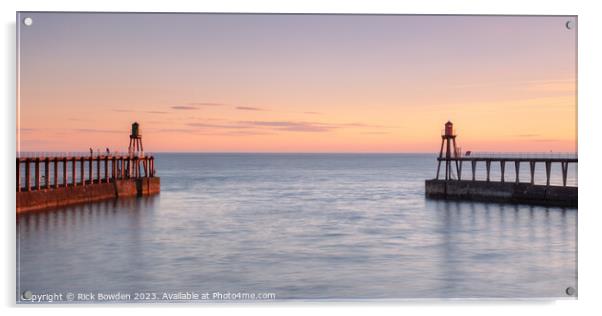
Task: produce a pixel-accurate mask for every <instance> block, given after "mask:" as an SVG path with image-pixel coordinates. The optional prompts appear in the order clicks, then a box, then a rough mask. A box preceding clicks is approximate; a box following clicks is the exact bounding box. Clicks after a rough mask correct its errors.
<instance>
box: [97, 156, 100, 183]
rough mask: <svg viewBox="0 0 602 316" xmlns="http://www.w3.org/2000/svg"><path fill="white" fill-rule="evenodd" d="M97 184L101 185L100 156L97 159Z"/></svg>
mask: <svg viewBox="0 0 602 316" xmlns="http://www.w3.org/2000/svg"><path fill="white" fill-rule="evenodd" d="M96 183H100V156H97V157H96Z"/></svg>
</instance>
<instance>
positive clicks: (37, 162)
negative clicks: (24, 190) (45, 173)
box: [34, 157, 40, 191]
mask: <svg viewBox="0 0 602 316" xmlns="http://www.w3.org/2000/svg"><path fill="white" fill-rule="evenodd" d="M34 163H35V172H36V190H38V191H39V190H40V157H36V160H35V162H34Z"/></svg>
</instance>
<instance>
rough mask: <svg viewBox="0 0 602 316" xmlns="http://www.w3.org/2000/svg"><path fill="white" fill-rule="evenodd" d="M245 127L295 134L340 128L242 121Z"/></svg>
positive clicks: (300, 123) (280, 122)
mask: <svg viewBox="0 0 602 316" xmlns="http://www.w3.org/2000/svg"><path fill="white" fill-rule="evenodd" d="M239 123H241V124H245V125H252V126H260V127H271V128H273V129H276V130H281V131H293V132H328V131H330V130H332V129H335V128H338V127H337V126H335V125H330V124H324V123H318V122H296V121H241V122H239Z"/></svg>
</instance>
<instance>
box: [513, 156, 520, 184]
mask: <svg viewBox="0 0 602 316" xmlns="http://www.w3.org/2000/svg"><path fill="white" fill-rule="evenodd" d="M519 169H520V161H519V160H515V161H514V170H515V172H516V183H518V182H519V176H518V173H519Z"/></svg>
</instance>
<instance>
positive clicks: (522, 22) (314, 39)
mask: <svg viewBox="0 0 602 316" xmlns="http://www.w3.org/2000/svg"><path fill="white" fill-rule="evenodd" d="M25 17H30V18H32V20H33V24H32V25H31V26H25V25H24V24H23V23H20V22H19V23H17V24H18V39H17V40H18V84H17V89H18V107H19V108H18V117H17V120H18V122H17V127H18V131H17V149H18V150H20V151H22V152H49V151H70V152H86V151H88V148H90V147H92V148H101V149H102V150H104V148H107V147H108V148H110V149H111V150H112V151H126V150H127V146H128V143H129V129H130V125H131V123H132V122H134V121H137V122H138V123H140V130H141V133H142V135H143V136H142V138H143V143H144V148H145V150H146V151H148V152H167V151H175V152H366V153H371V152H437V151H438V150H439V146H440V143H441V137H440V133H441V130H442V129H443V124H444V123H445V122H446V121H447V120H451V121H452V122H453V123H454V125H455V128H456V131H457V134H458V137H457V142H458V146H460V147H461V148H462V150H463V151H465V150H472V151H503V152H535V151H537V152H541V151H545V152H549V151H554V152H574V151H576V149H577V148H576V147H577V101H576V62H577V56H576V41H577V35H576V22H577V21H576V18H575V17H574V16H564V17H562V16H416V15H410V16H407V15H405V16H404V15H381V16H375V15H267V14H252V15H249V14H247V15H245V14H106V13H105V14H101V13H86V14H83V13H20V14H19V15H18V17H17V18H18V21H22V20H23V19H24V18H25ZM568 21H571V23H572V25H573V27H572V28H568V27H567V26H566V23H567V22H568Z"/></svg>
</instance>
